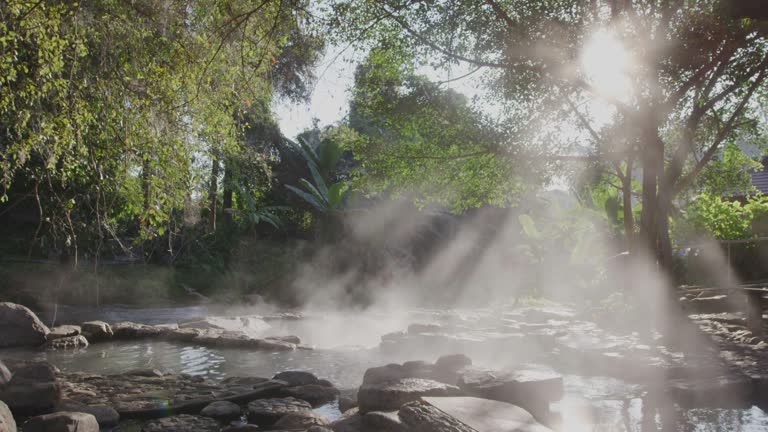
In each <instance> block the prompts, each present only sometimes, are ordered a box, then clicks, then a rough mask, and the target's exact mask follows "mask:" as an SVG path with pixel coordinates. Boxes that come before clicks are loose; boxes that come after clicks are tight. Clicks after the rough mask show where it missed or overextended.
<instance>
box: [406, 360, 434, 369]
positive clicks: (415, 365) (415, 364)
mask: <svg viewBox="0 0 768 432" xmlns="http://www.w3.org/2000/svg"><path fill="white" fill-rule="evenodd" d="M431 367H432V365H431V364H429V363H427V362H425V361H424V360H411V361H407V362H405V363H403V369H405V370H406V371H414V370H420V369H426V368H431Z"/></svg>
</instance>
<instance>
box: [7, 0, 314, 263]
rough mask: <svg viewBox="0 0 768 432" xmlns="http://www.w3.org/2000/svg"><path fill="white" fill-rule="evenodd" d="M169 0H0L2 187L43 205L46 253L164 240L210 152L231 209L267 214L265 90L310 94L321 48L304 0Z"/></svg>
mask: <svg viewBox="0 0 768 432" xmlns="http://www.w3.org/2000/svg"><path fill="white" fill-rule="evenodd" d="M166 3H167V2H157V1H150V2H122V1H114V0H97V1H89V2H81V3H77V2H51V1H41V2H32V1H25V0H11V1H7V2H2V4H0V16H1V17H2V19H0V47H1V48H2V50H0V88H2V91H1V92H0V123H2V124H3V128H2V137H0V139H2V141H3V143H2V146H1V147H0V198H2V201H7V202H8V204H7V205H8V206H10V207H13V206H15V205H17V204H18V203H19V202H22V201H24V200H26V199H28V198H29V197H30V196H32V197H33V198H34V201H35V202H37V203H38V204H37V206H36V207H37V208H38V210H39V212H40V213H41V216H42V217H41V219H42V220H41V223H40V226H38V227H37V228H36V229H35V230H33V231H34V236H33V239H32V240H33V242H34V243H35V246H36V247H38V248H39V249H40V250H41V251H48V250H51V249H58V250H68V251H69V252H70V253H74V254H75V255H77V254H78V246H80V247H81V249H80V253H83V252H87V253H88V254H96V255H98V253H99V251H100V250H101V248H102V246H103V245H104V244H105V243H106V242H108V241H109V240H110V239H112V240H119V238H121V237H125V236H128V237H132V238H135V239H137V244H140V245H145V246H149V247H154V245H156V244H161V243H163V242H159V241H160V239H161V238H163V239H166V240H168V241H167V243H173V240H174V237H175V236H181V235H183V233H184V230H183V226H184V225H185V224H186V223H189V221H194V220H196V219H197V215H195V214H194V213H195V212H197V211H198V210H196V209H198V208H199V207H200V206H201V205H200V204H201V203H200V200H201V197H203V196H205V195H206V193H208V192H209V191H208V189H209V188H208V186H209V184H211V178H210V177H211V174H210V173H211V168H210V165H211V162H213V161H216V163H218V164H221V165H223V166H224V167H225V171H226V173H225V181H224V182H223V184H224V188H225V189H226V190H229V191H235V190H236V191H237V194H236V195H235V196H234V199H233V201H234V205H235V206H236V207H238V206H239V207H240V210H241V211H240V212H239V213H238V212H236V214H235V216H236V218H237V217H239V215H245V213H250V215H249V216H248V217H246V218H244V219H243V220H244V221H247V222H246V225H248V224H250V223H252V222H254V221H257V220H258V221H264V222H267V223H273V222H276V219H274V218H273V217H272V216H270V215H272V211H270V210H268V209H266V210H261V209H257V208H256V207H255V206H254V203H255V201H258V199H259V197H261V196H263V194H264V189H266V188H268V187H269V186H270V185H269V179H268V177H269V163H270V162H271V160H270V157H271V155H272V154H273V153H274V151H273V150H274V149H273V147H271V146H270V145H268V144H266V143H271V142H274V140H273V139H272V140H271V139H269V138H268V137H269V136H270V135H274V134H275V132H274V131H275V130H276V129H277V128H276V127H275V126H274V121H273V120H272V118H271V111H270V108H269V107H270V104H271V101H272V99H273V97H274V96H275V95H278V96H285V97H287V98H289V99H291V100H298V99H301V98H302V97H306V95H307V89H308V88H309V84H310V83H311V80H312V79H314V74H313V69H312V68H313V66H314V64H315V62H316V61H317V59H318V58H319V55H320V52H321V50H322V48H323V45H324V42H323V40H322V38H321V37H320V36H319V34H318V33H317V32H316V31H315V30H313V29H312V26H311V23H310V17H309V16H308V14H307V12H306V11H305V6H306V3H305V2H303V1H298V2H291V4H290V5H288V4H286V3H285V2H283V1H282V0H267V1H264V2H259V3H256V2H251V1H248V0H228V1H225V2H220V1H212V0H195V1H192V2H187V3H185V5H184V6H183V7H168V5H167V4H166ZM277 135H278V136H279V131H278V132H277ZM214 180H218V179H214ZM214 184H215V183H214ZM217 192H218V191H217V190H214V191H213V194H214V195H216V193H217ZM86 249H87V250H86ZM45 253H47V252H45Z"/></svg>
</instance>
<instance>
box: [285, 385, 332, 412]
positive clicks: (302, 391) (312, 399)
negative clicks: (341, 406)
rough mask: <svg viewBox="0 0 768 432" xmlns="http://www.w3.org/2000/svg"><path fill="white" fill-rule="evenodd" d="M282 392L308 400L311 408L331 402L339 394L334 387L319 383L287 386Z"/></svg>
mask: <svg viewBox="0 0 768 432" xmlns="http://www.w3.org/2000/svg"><path fill="white" fill-rule="evenodd" d="M284 393H285V395H286V396H292V397H295V398H296V399H301V400H303V401H307V402H309V404H310V405H312V407H313V408H317V407H319V406H321V405H325V404H327V403H329V402H332V401H334V400H336V398H337V397H338V396H339V391H338V390H337V389H335V388H334V387H324V386H321V385H319V384H307V385H300V386H296V387H288V388H286V389H285V390H284Z"/></svg>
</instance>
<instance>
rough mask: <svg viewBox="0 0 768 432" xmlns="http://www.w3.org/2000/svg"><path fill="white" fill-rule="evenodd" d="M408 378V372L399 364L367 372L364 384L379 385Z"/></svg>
mask: <svg viewBox="0 0 768 432" xmlns="http://www.w3.org/2000/svg"><path fill="white" fill-rule="evenodd" d="M403 378H408V372H407V370H406V369H405V368H404V367H403V366H401V365H399V364H395V363H393V364H388V365H386V366H378V367H372V368H369V369H368V370H366V371H365V374H364V375H363V384H378V383H383V382H387V381H395V380H399V379H403Z"/></svg>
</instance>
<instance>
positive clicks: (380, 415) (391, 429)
mask: <svg viewBox="0 0 768 432" xmlns="http://www.w3.org/2000/svg"><path fill="white" fill-rule="evenodd" d="M362 424H363V430H370V431H380V432H407V428H406V426H405V425H404V424H403V422H401V421H400V418H398V416H397V411H391V412H384V411H371V412H369V413H367V414H365V415H363V422H362Z"/></svg>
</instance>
